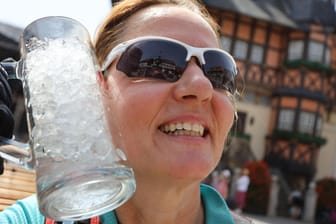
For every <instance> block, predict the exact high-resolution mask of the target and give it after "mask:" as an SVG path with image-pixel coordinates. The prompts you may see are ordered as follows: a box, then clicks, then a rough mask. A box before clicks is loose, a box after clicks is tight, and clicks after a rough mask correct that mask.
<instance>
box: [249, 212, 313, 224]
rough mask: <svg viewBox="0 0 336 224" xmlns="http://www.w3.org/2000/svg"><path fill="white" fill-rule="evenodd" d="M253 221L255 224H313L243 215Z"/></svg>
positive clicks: (282, 218) (280, 218) (287, 219)
mask: <svg viewBox="0 0 336 224" xmlns="http://www.w3.org/2000/svg"><path fill="white" fill-rule="evenodd" d="M243 215H244V216H246V217H248V218H250V219H252V220H253V222H254V223H255V224H313V222H304V221H302V220H293V219H289V218H285V217H268V216H262V215H255V214H243Z"/></svg>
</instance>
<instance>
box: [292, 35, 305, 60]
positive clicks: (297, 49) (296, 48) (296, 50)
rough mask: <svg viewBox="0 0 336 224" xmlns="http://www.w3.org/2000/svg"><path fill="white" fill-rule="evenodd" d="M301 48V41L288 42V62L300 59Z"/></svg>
mask: <svg viewBox="0 0 336 224" xmlns="http://www.w3.org/2000/svg"><path fill="white" fill-rule="evenodd" d="M303 46H304V44H303V41H302V40H292V41H290V42H289V44H288V60H296V59H302V55H303Z"/></svg>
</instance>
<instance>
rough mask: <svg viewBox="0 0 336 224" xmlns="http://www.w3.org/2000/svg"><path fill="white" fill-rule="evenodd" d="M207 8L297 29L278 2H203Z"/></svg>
mask: <svg viewBox="0 0 336 224" xmlns="http://www.w3.org/2000/svg"><path fill="white" fill-rule="evenodd" d="M203 2H204V3H205V5H206V6H210V7H214V8H218V9H222V10H228V11H232V12H236V13H238V14H243V15H247V16H250V17H252V18H256V19H260V20H265V21H268V22H272V23H277V24H280V25H283V26H288V27H293V28H294V27H296V23H295V21H293V20H292V19H291V18H290V17H289V16H288V15H286V13H285V12H284V11H283V10H282V8H280V7H279V5H278V2H281V1H276V0H274V1H273V0H203Z"/></svg>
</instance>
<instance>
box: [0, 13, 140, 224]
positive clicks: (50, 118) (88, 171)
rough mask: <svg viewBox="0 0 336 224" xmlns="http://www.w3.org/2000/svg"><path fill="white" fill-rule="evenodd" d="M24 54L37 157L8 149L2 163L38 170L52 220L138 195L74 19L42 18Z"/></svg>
mask: <svg viewBox="0 0 336 224" xmlns="http://www.w3.org/2000/svg"><path fill="white" fill-rule="evenodd" d="M20 50H21V52H20V53H21V59H20V61H18V62H15V63H16V64H15V68H16V72H15V74H16V75H17V78H18V79H20V80H21V81H22V84H23V90H24V97H25V106H26V111H27V121H28V132H29V148H30V149H31V150H28V152H27V151H25V150H21V149H17V150H16V151H15V150H14V151H12V152H11V150H10V147H7V149H6V147H4V146H2V147H1V148H2V150H0V152H1V154H0V155H1V156H2V157H3V158H5V159H8V160H12V161H14V162H17V163H20V164H21V166H23V167H30V168H34V169H35V170H36V186H37V198H38V203H39V209H40V211H41V213H42V214H44V215H45V216H46V217H49V218H51V219H54V220H58V221H61V220H69V221H71V220H80V219H86V218H90V217H92V216H96V215H100V214H103V213H106V212H107V211H110V210H113V209H115V208H116V207H118V206H120V205H121V204H123V203H124V202H125V201H126V200H128V199H129V198H130V197H131V195H132V194H133V193H134V191H135V179H134V174H133V171H132V169H131V168H130V167H129V166H128V165H127V159H126V156H125V154H124V153H123V151H122V150H121V149H117V148H115V147H114V145H113V143H112V138H111V137H110V134H109V133H110V132H109V130H108V127H107V123H106V121H105V116H104V109H103V105H102V100H101V99H100V91H99V86H98V83H97V80H96V75H97V72H99V71H98V65H97V63H96V59H95V56H94V52H93V49H92V44H91V41H90V35H89V33H88V31H87V30H86V28H85V27H84V26H83V25H81V24H80V23H78V22H77V21H75V20H73V19H71V18H67V17H59V16H52V17H44V18H41V19H38V20H36V21H34V22H32V23H31V24H30V25H28V26H27V27H26V28H25V29H24V31H23V33H22V36H21V38H20ZM12 78H13V77H12ZM2 140H3V142H4V140H5V141H7V142H8V143H9V144H11V143H13V141H12V140H6V139H4V138H2ZM14 148H15V147H14ZM13 155H15V156H16V157H15V156H13ZM17 155H21V157H20V158H18V157H17ZM22 155H23V157H22Z"/></svg>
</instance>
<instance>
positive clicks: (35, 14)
mask: <svg viewBox="0 0 336 224" xmlns="http://www.w3.org/2000/svg"><path fill="white" fill-rule="evenodd" d="M0 5H1V12H0V22H2V23H7V24H9V25H14V26H17V27H20V28H24V27H26V26H27V25H29V24H30V23H31V22H33V21H34V20H36V19H39V18H41V17H45V16H67V17H71V18H73V19H75V20H77V21H79V22H80V23H82V24H83V25H84V26H85V27H86V28H87V29H88V31H89V32H90V34H91V37H93V36H94V33H95V31H96V28H97V26H98V25H99V24H100V22H101V21H102V20H103V19H104V17H105V16H106V15H107V14H108V12H109V11H110V10H111V0H0Z"/></svg>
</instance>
